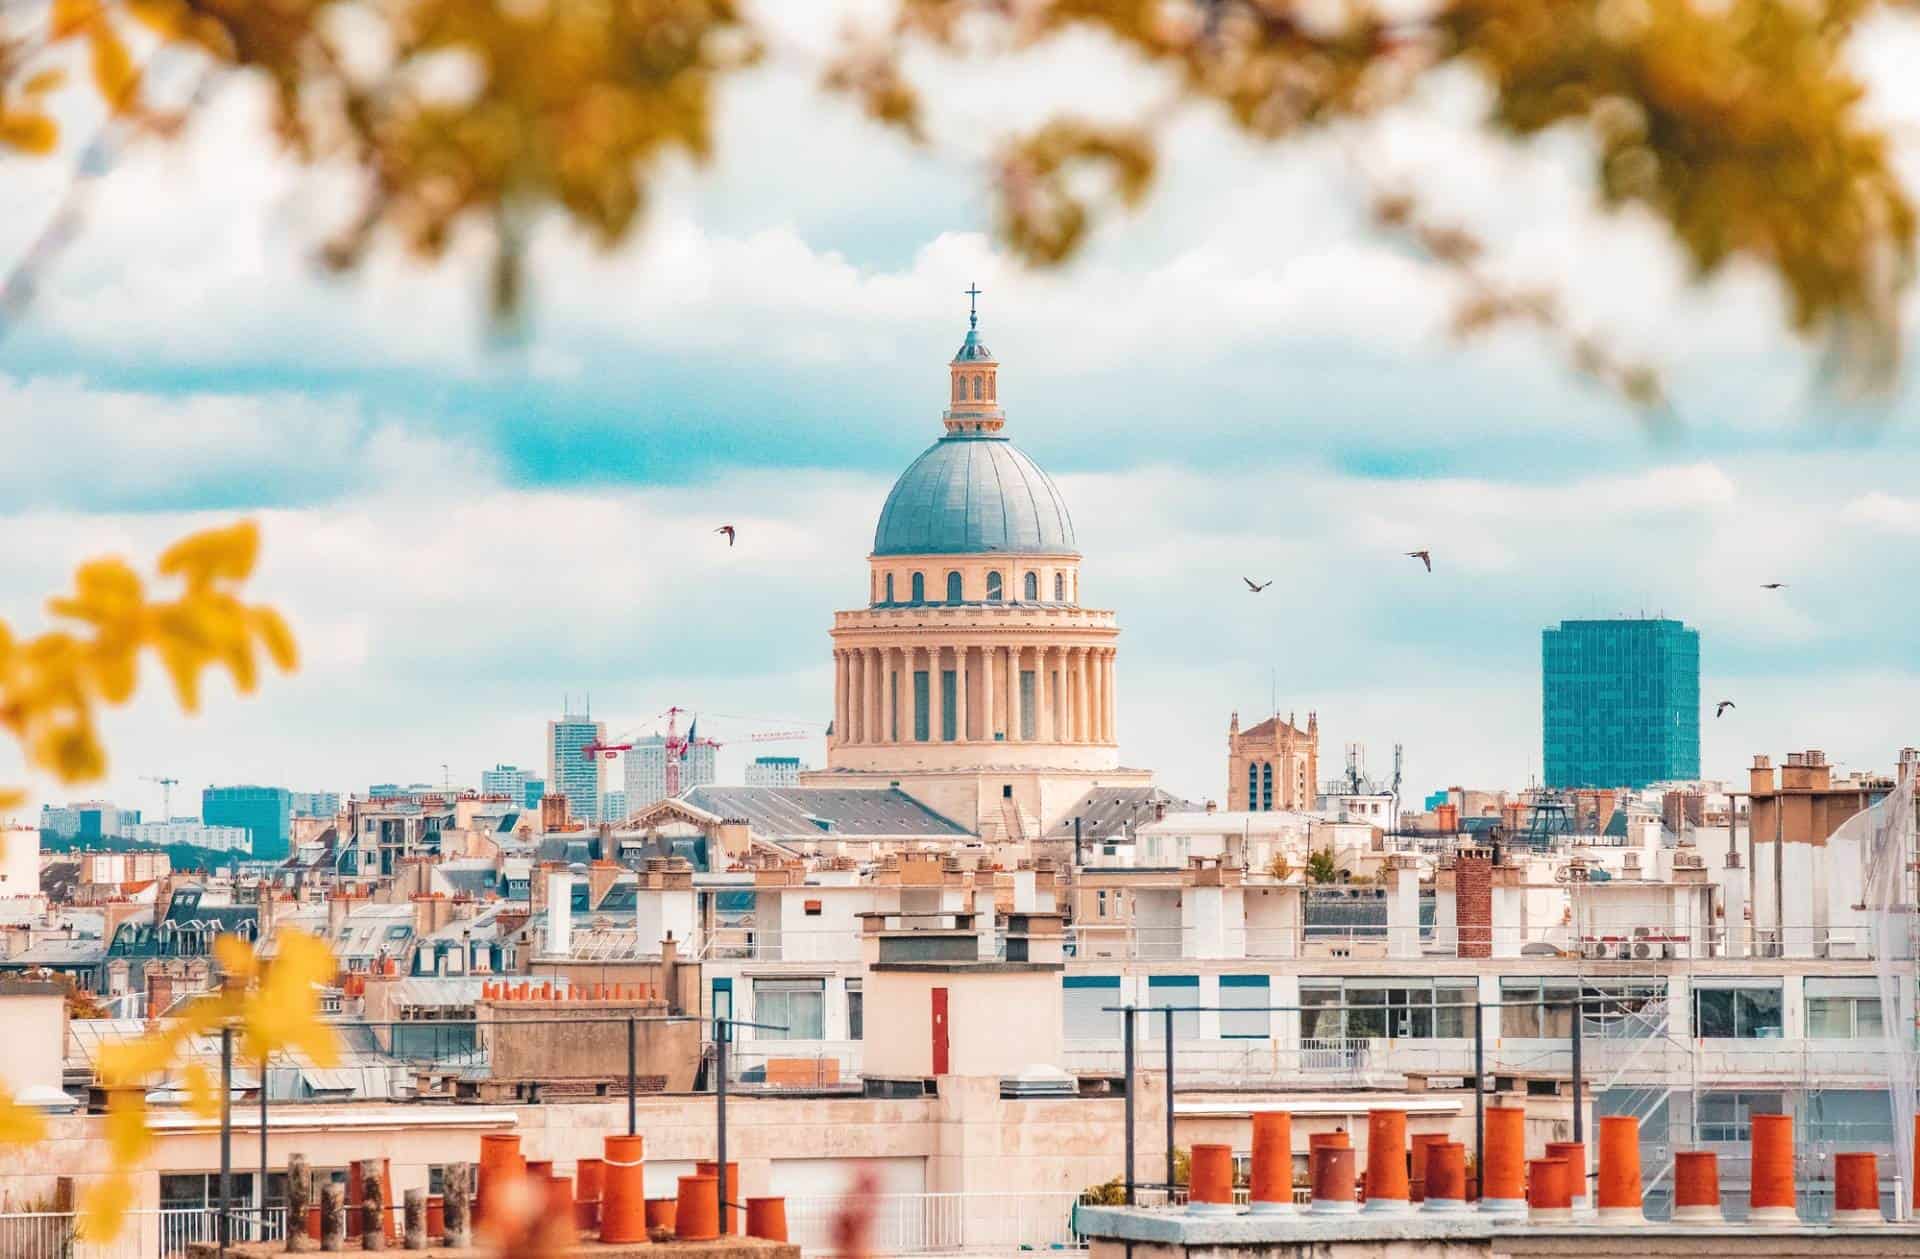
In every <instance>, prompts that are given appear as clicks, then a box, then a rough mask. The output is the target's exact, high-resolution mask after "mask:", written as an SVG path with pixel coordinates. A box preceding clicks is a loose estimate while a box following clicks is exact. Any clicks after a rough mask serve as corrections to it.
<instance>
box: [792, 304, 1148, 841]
mask: <svg viewBox="0 0 1920 1259" xmlns="http://www.w3.org/2000/svg"><path fill="white" fill-rule="evenodd" d="M998 374H999V363H998V362H997V361H995V359H994V357H993V354H992V353H991V352H990V351H989V350H988V349H987V346H986V344H985V343H984V342H983V341H982V340H981V339H980V332H979V327H978V321H977V317H975V318H974V319H970V321H969V327H968V330H967V337H966V340H965V342H964V343H963V344H962V345H961V347H960V351H959V353H958V354H956V355H955V356H954V358H953V361H952V362H951V363H950V364H949V377H950V380H949V387H948V405H947V409H946V413H945V416H944V419H945V424H946V433H945V435H944V436H942V437H941V438H940V439H939V440H938V441H936V442H934V443H933V445H932V446H929V447H928V448H927V449H926V451H925V452H923V453H922V454H921V455H920V457H919V458H918V459H915V460H914V461H913V463H912V464H911V465H910V466H909V467H908V468H907V470H906V471H905V472H903V473H901V475H900V479H899V480H898V481H896V482H895V483H894V486H893V490H892V492H891V493H890V494H888V495H887V501H886V505H885V507H883V508H882V509H881V512H880V522H879V525H878V527H877V528H876V529H875V531H874V541H873V552H872V554H871V555H869V556H868V559H867V564H868V590H867V606H866V607H864V608H859V609H855V610H851V611H845V612H837V613H835V614H834V625H833V657H834V717H833V732H832V734H831V735H830V736H829V738H828V741H827V767H826V769H824V770H819V771H812V772H809V773H805V774H803V775H802V781H803V782H805V783H808V784H810V785H819V786H828V785H835V784H847V783H848V782H850V781H852V780H866V781H871V782H872V784H873V785H876V786H884V785H889V784H892V785H898V786H899V787H900V788H901V789H903V790H905V791H907V792H910V793H911V794H912V795H914V796H915V797H917V798H918V799H920V800H922V801H924V802H925V803H926V804H928V805H929V806H930V807H932V808H934V809H937V810H939V811H940V812H941V813H944V814H946V815H947V816H948V817H951V818H953V819H954V820H955V821H958V822H960V823H961V824H963V825H965V826H968V827H970V828H973V829H975V830H977V831H979V832H980V833H981V834H983V835H988V836H992V837H996V838H997V837H1000V836H1002V835H1005V836H1008V837H1012V838H1032V837H1035V836H1037V835H1038V834H1039V832H1040V831H1041V830H1042V829H1044V828H1045V827H1046V826H1048V825H1050V824H1052V822H1054V821H1055V820H1056V819H1057V818H1058V817H1059V816H1061V815H1062V814H1063V813H1064V812H1065V811H1066V810H1067V809H1068V808H1069V807H1070V806H1071V805H1072V804H1074V802H1076V801H1077V800H1079V799H1080V797H1081V796H1082V795H1084V794H1085V793H1086V791H1087V790H1088V789H1089V788H1091V787H1094V786H1143V785H1146V784H1147V783H1149V782H1150V781H1151V775H1149V774H1148V773H1146V772H1145V771H1141V770H1127V769H1122V768H1121V766H1120V760H1119V739H1120V735H1119V718H1118V713H1117V705H1116V703H1115V699H1116V694H1117V672H1116V669H1115V663H1116V659H1117V656H1118V642H1119V637H1120V630H1119V626H1118V624H1117V623H1116V621H1115V619H1114V614H1113V613H1112V612H1110V611H1107V610H1104V609H1099V608H1090V607H1086V606H1084V605H1083V604H1082V603H1081V590H1080V558H1081V557H1080V552H1079V549H1078V547H1077V545H1076V543H1075V541H1074V532H1073V520H1072V518H1071V517H1070V516H1069V515H1068V513H1067V505H1066V501H1065V500H1064V499H1063V498H1062V497H1061V495H1060V491H1059V489H1058V488H1057V487H1056V486H1055V485H1054V483H1053V481H1052V479H1051V478H1050V477H1048V476H1047V474H1046V473H1045V472H1043V471H1042V470H1041V469H1040V467H1039V465H1038V464H1036V463H1034V461H1033V460H1032V459H1030V458H1028V457H1027V455H1026V454H1024V453H1023V452H1021V451H1020V450H1019V449H1018V448H1017V447H1015V446H1014V445H1013V443H1012V442H1010V441H1009V440H1008V439H1007V437H1006V435H1005V434H1004V432H1003V431H1002V430H1003V429H1004V427H1005V425H1006V412H1005V411H1004V410H1002V409H1001V406H1000V389H999V380H998Z"/></svg>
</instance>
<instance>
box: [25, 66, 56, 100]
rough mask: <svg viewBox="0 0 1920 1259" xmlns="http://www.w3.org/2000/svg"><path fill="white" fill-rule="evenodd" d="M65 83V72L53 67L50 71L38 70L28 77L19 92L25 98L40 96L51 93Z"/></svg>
mask: <svg viewBox="0 0 1920 1259" xmlns="http://www.w3.org/2000/svg"><path fill="white" fill-rule="evenodd" d="M66 81H67V72H66V71H65V70H62V69H60V68H59V67H58V66H55V67H53V68H51V69H47V70H40V71H37V72H35V73H33V74H30V75H28V76H27V81H26V82H25V83H22V84H21V85H20V91H21V93H22V94H23V95H26V96H41V95H44V94H46V93H48V92H51V91H52V90H53V89H55V88H57V87H59V86H60V85H61V84H62V83H64V82H66Z"/></svg>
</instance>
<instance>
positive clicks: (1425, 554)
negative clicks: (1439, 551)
mask: <svg viewBox="0 0 1920 1259" xmlns="http://www.w3.org/2000/svg"><path fill="white" fill-rule="evenodd" d="M1407 558H1408V559H1410V560H1419V561H1420V562H1421V563H1422V564H1425V565H1426V566H1427V571H1428V572H1432V571H1433V552H1431V551H1408V552H1407Z"/></svg>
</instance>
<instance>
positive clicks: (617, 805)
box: [600, 791, 627, 823]
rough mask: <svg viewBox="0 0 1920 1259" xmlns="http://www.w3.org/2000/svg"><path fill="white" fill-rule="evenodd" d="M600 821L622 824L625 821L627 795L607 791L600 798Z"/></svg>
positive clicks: (620, 792)
mask: <svg viewBox="0 0 1920 1259" xmlns="http://www.w3.org/2000/svg"><path fill="white" fill-rule="evenodd" d="M600 820H601V821H602V822H614V823H619V822H624V821H626V820H627V793H626V792H624V791H609V792H608V793H607V794H606V795H604V796H601V797H600Z"/></svg>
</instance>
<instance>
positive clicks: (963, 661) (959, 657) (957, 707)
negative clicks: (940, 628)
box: [953, 643, 972, 743]
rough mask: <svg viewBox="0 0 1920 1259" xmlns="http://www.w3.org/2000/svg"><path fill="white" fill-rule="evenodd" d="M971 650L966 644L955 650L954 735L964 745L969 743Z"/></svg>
mask: <svg viewBox="0 0 1920 1259" xmlns="http://www.w3.org/2000/svg"><path fill="white" fill-rule="evenodd" d="M971 650H972V648H970V647H968V646H967V645H966V644H964V643H963V644H961V645H960V646H958V647H955V648H954V649H953V710H954V717H953V733H954V737H955V738H957V739H958V740H959V741H960V742H962V743H965V742H966V741H967V653H968V652H969V651H971Z"/></svg>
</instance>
